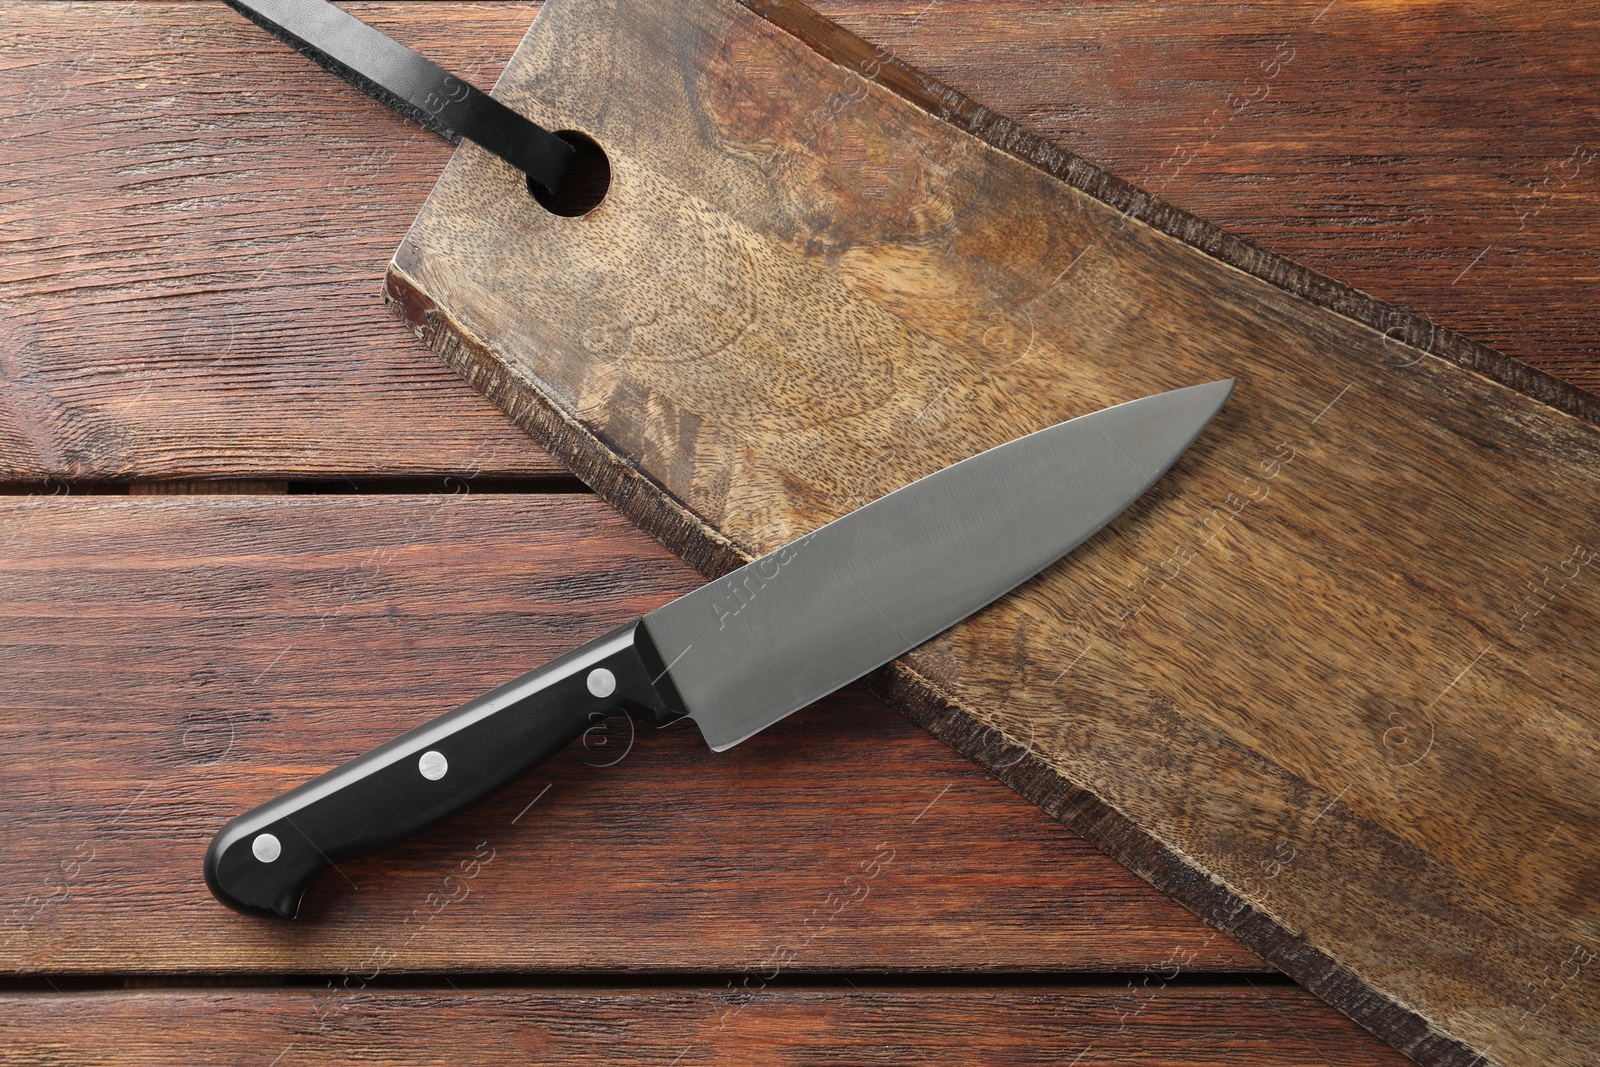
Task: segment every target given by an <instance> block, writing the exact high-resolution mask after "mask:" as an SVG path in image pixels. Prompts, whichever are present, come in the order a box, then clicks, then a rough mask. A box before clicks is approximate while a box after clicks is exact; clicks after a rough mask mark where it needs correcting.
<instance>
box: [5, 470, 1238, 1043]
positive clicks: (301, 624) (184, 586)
mask: <svg viewBox="0 0 1600 1067" xmlns="http://www.w3.org/2000/svg"><path fill="white" fill-rule="evenodd" d="M0 546H4V547H3V550H0V662H3V663H4V664H5V672H4V675H5V686H4V688H3V692H0V750H3V751H4V752H5V753H6V773H5V783H6V785H5V789H4V790H0V824H3V825H4V826H5V827H6V833H5V841H6V847H5V848H4V849H0V971H6V972H12V973H17V972H22V973H37V972H44V973H46V974H50V975H62V974H73V973H122V974H128V973H140V972H144V973H151V972H154V973H180V972H181V973H196V972H233V973H250V972H267V973H284V972H288V973H300V974H305V973H310V974H329V973H333V974H341V975H348V974H354V973H364V972H365V971H366V970H370V969H371V966H372V964H373V963H374V962H378V963H379V964H380V965H381V968H382V970H384V971H385V972H386V973H388V972H408V971H409V972H417V971H423V972H433V973H453V974H460V973H464V972H473V971H509V970H541V971H548V972H561V973H569V974H570V973H575V972H602V973H604V972H624V971H626V972H634V971H643V970H649V971H657V972H661V971H666V972H683V971H695V972H702V973H705V972H715V973H727V974H734V975H737V974H740V973H742V972H744V971H746V970H752V971H754V969H756V968H758V967H762V965H763V963H764V961H768V960H769V958H771V957H772V956H773V954H774V953H780V954H787V955H786V956H785V957H783V958H785V959H786V964H785V969H786V970H790V971H795V972H807V971H818V970H846V971H892V972H916V971H926V970H943V969H949V970H962V971H970V972H997V971H998V972H1004V971H1027V972H1055V971H1107V970H1120V971H1128V970H1134V971H1138V970H1140V969H1141V968H1146V967H1148V968H1152V969H1155V968H1159V969H1161V970H1163V971H1166V970H1170V969H1172V968H1174V967H1178V968H1182V969H1184V970H1239V969H1245V970H1250V969H1260V968H1262V967H1263V964H1261V962H1260V961H1259V960H1258V959H1256V958H1255V957H1253V956H1252V955H1251V954H1250V953H1248V952H1246V951H1245V950H1243V949H1241V948H1240V947H1239V946H1238V945H1236V944H1235V943H1233V942H1231V941H1230V940H1229V939H1228V938H1226V937H1224V936H1222V935H1220V934H1218V933H1217V932H1216V931H1214V930H1210V929H1208V928H1207V927H1205V926H1204V925H1203V924H1202V923H1200V922H1199V921H1198V920H1196V919H1195V918H1194V917H1193V916H1191V915H1189V914H1188V913H1187V912H1185V911H1184V910H1183V909H1181V908H1179V907H1178V906H1176V905H1174V904H1173V903H1171V902H1170V901H1168V900H1166V899H1165V898H1163V897H1162V896H1161V895H1160V894H1158V893H1156V892H1155V891H1154V890H1152V889H1150V887H1148V886H1147V885H1144V884H1143V883H1142V882H1140V881H1139V880H1138V879H1137V878H1135V877H1133V876H1132V875H1130V874H1128V873H1127V872H1126V871H1124V870H1123V869H1121V868H1120V867H1119V866H1118V865H1117V864H1115V863H1114V862H1112V861H1110V860H1108V859H1106V858H1105V857H1104V856H1103V855H1101V854H1100V853H1099V852H1098V851H1097V850H1096V849H1094V848H1093V847H1092V846H1090V845H1089V844H1087V843H1086V842H1084V841H1083V840H1082V839H1081V838H1079V837H1077V836H1076V835H1075V834H1072V833H1070V832H1067V831H1065V830H1063V829H1062V828H1061V827H1059V826H1058V825H1056V824H1055V823H1053V822H1051V821H1050V820H1049V819H1048V818H1046V817H1045V816H1044V815H1043V814H1041V813H1040V812H1038V811H1037V810H1036V809H1035V808H1033V807H1032V806H1031V805H1029V804H1028V803H1027V802H1025V801H1024V800H1022V799H1021V798H1019V797H1017V796H1015V795H1014V794H1013V793H1011V792H1010V791H1009V790H1007V789H1005V788H1003V787H1001V786H1000V785H999V784H998V783H996V782H994V781H993V780H992V779H990V778H989V777H988V776H987V775H985V774H984V773H983V772H982V771H981V770H979V769H978V768H976V767H974V766H972V765H971V764H970V763H968V762H967V761H966V760H963V759H961V758H960V757H958V756H956V755H955V754H954V753H951V752H950V751H949V750H948V749H946V748H945V747H944V746H943V745H941V744H939V743H938V742H937V741H935V740H934V739H933V738H931V737H929V736H927V734H926V733H924V732H923V731H922V730H919V729H917V728H916V727H914V726H912V725H910V724H909V723H907V722H906V721H905V720H904V719H903V718H902V717H901V716H899V715H896V714H894V713H893V712H891V711H889V710H888V709H887V708H886V707H884V706H883V705H882V704H881V703H879V702H878V701H877V700H875V699H873V698H871V697H868V696H866V695H865V694H863V693H860V692H849V693H845V694H842V695H839V696H836V697H834V698H831V699H829V700H827V701H824V702H822V703H820V704H819V705H817V706H816V707H815V708H813V709H810V710H808V711H806V712H804V713H802V714H800V715H797V716H795V717H794V718H792V719H790V720H788V721H786V722H784V723H782V724H780V725H779V726H777V727H775V728H773V729H772V730H771V731H769V732H767V733H765V734H762V735H761V736H760V737H758V738H755V739H752V740H751V741H749V742H747V743H746V744H744V745H741V746H739V747H738V748H736V749H734V750H732V751H730V752H728V753H724V754H720V755H717V754H713V753H711V752H710V751H709V750H707V749H706V747H705V746H704V744H703V743H702V742H701V741H700V738H699V733H698V731H697V730H695V729H694V728H693V727H692V726H690V725H683V726H680V727H678V728H672V729H667V730H664V731H661V732H659V733H656V732H654V731H652V732H651V733H650V734H649V735H647V736H640V737H638V738H636V739H635V740H636V743H633V744H632V745H631V747H630V746H629V743H628V742H629V739H628V736H627V734H626V731H624V730H622V729H620V727H619V729H618V731H617V733H616V734H615V735H613V736H612V739H611V743H610V744H609V745H602V744H601V743H600V742H601V741H603V740H605V739H604V738H599V737H597V738H595V739H593V740H594V744H593V745H592V746H591V747H589V748H587V749H585V748H582V747H578V748H575V749H573V750H571V751H569V752H567V753H566V754H564V755H563V756H562V757H560V758H558V759H557V760H556V761H554V762H553V763H551V764H548V765H546V766H545V767H543V768H541V769H540V770H538V771H537V772H535V773H534V774H533V775H532V776H530V777H529V778H528V779H526V780H525V781H523V782H521V783H519V784H518V785H516V786H515V787H513V788H511V789H509V790H508V791H507V792H505V793H503V794H501V795H500V796H499V797H497V798H495V799H494V800H492V801H490V802H488V803H486V804H484V805H482V806H480V807H478V808H476V809H474V810H472V811H470V812H467V813H465V814H463V815H462V816H460V817H458V818H456V819H453V820H451V821H449V822H447V823H445V824H442V825H440V826H438V827H435V828H434V829H433V830H431V831H429V832H427V833H424V834H422V835H420V836H419V837H417V838H414V839H412V840H409V841H407V842H405V843H404V844H402V845H400V846H398V847H396V848H394V849H391V850H388V851H386V852H384V853H382V854H378V855H373V856H370V857H367V858H365V859H362V860H360V861H357V862H354V863H350V864H343V865H341V868H342V869H343V871H344V872H345V874H346V875H348V878H349V879H350V881H349V882H346V881H345V880H344V879H342V878H341V877H340V876H338V875H336V874H331V873H330V874H329V875H327V876H326V877H325V878H324V879H322V880H321V881H319V882H318V883H317V884H315V885H314V886H313V887H312V890H311V894H310V896H309V897H308V899H307V903H306V907H305V909H304V913H305V916H306V917H305V919H304V920H302V921H297V922H294V923H282V922H271V921H263V920H259V919H251V918H246V917H244V916H241V915H237V914H234V913H233V912H231V911H228V910H227V909H226V908H224V907H222V906H221V905H219V904H217V903H216V902H215V901H214V900H212V899H211V897H210V895H209V894H208V893H207V892H206V889H205V886H204V884H203V883H202V880H201V875H200V861H201V856H202V855H203V853H204V851H205V847H206V845H207V843H208V841H209V839H210V836H211V835H212V834H213V833H214V832H215V831H216V829H217V828H218V827H220V826H221V825H222V824H223V823H224V822H226V821H227V820H228V819H229V818H232V817H233V816H234V815H236V814H238V813H239V812H241V811H244V810H246V809H248V808H250V807H253V806H254V805H256V804H259V803H260V802H261V801H262V800H263V799H264V798H267V797H271V796H273V795H275V794H277V793H278V792H279V791H281V790H282V789H284V788H286V787H287V786H289V785H292V784H294V783H295V782H298V781H301V780H304V779H306V778H309V777H311V776H312V775H314V774H316V773H319V772H321V771H323V770H325V769H327V768H328V767H329V766H331V765H333V764H334V763H336V762H339V761H341V760H344V759H347V758H349V757H350V756H353V755H355V754H356V753H358V752H360V751H363V750H365V749H366V748H368V747H370V746H372V745H374V744H377V743H379V742H381V741H384V740H387V739H388V738H389V737H391V736H393V735H395V734H397V733H399V732H400V731H402V730H404V729H406V728H408V727H410V726H412V725H414V724H416V723H417V722H419V721H421V720H422V719H424V718H427V717H429V716H431V715H433V714H437V713H439V712H442V711H444V710H447V709H448V708H449V707H451V706H453V705H454V704H455V703H458V702H460V701H462V700H465V699H467V698H469V697H471V696H474V695H477V694H478V693H479V692H481V691H483V690H485V689H487V688H489V687H491V686H492V685H494V684H497V683H498V682H500V681H503V680H504V679H506V678H509V677H511V676H513V675H515V674H517V673H520V672H521V671H523V670H525V669H527V668H528V667H530V666H532V665H534V664H537V663H539V662H541V661H542V660H544V659H546V658H549V657H551V656H553V655H555V654H557V653H560V652H562V651H565V650H566V649H568V648H570V647H572V646H573V645H575V644H577V643H578V642H580V641H581V640H582V639H584V638H585V637H587V636H589V635H592V634H597V633H601V632H604V631H605V630H606V629H608V628H610V627H611V626H613V625H615V624H618V623H620V622H622V621H623V620H624V619H626V618H628V617H630V616H631V615H634V614H637V613H640V612H643V611H647V610H649V609H650V608H652V607H654V606H656V605H658V604H660V603H663V602H665V601H666V600H667V599H669V598H671V597H672V596H674V595H677V594H679V593H682V592H685V591H686V590H688V589H690V588H692V587H693V586H694V585H696V584H697V582H698V579H697V578H696V576H695V575H694V574H693V573H692V572H691V571H690V570H689V569H688V568H687V567H685V566H684V565H683V564H682V563H680V562H678V561H677V560H676V559H674V558H672V557H671V556H670V555H669V554H668V553H667V552H666V551H665V550H664V549H662V548H661V547H660V546H659V545H657V544H656V543H655V542H653V541H651V540H650V539H649V538H647V537H646V536H644V535H643V534H641V533H640V532H639V531H638V530H636V529H634V528H633V527H632V526H630V525H629V524H628V523H627V522H625V521H624V520H623V519H622V518H621V517H620V516H618V515H617V514H616V513H615V512H613V511H612V510H611V509H610V508H608V507H606V506H605V505H604V504H602V503H601V502H600V501H598V500H597V499H596V498H595V497H593V496H591V495H587V494H584V495H575V496H561V495H549V496H528V497H516V496H506V495H500V496H489V495H484V496H471V495H467V496H434V497H426V496H415V497H381V496H376V497H345V498H329V497H249V496H237V497H121V498H118V497H99V498H89V497H83V498H66V499H59V498H43V497H40V498H17V497H12V498H0ZM624 755H625V758H621V759H620V762H618V760H619V757H622V756H624ZM603 764H614V765H612V766H602V765H603ZM863 865H865V866H863ZM356 886H358V887H359V889H357V888H354V887H356ZM3 1016H4V1013H3V1012H0V1017H3Z"/></svg>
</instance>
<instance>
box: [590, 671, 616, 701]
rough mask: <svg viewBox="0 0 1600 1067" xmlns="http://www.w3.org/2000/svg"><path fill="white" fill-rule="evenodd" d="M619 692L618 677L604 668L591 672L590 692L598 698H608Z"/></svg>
mask: <svg viewBox="0 0 1600 1067" xmlns="http://www.w3.org/2000/svg"><path fill="white" fill-rule="evenodd" d="M616 691H617V676H616V675H614V674H612V673H611V672H610V671H608V670H606V669H605V668H604V667H596V668H595V669H594V670H592V671H590V672H589V692H591V693H593V694H594V695H595V696H597V697H608V696H610V695H611V694H612V693H615V692H616Z"/></svg>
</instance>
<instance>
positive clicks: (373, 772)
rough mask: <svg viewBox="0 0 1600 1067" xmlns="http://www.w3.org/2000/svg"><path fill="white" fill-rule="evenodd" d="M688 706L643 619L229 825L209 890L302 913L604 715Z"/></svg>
mask: <svg viewBox="0 0 1600 1067" xmlns="http://www.w3.org/2000/svg"><path fill="white" fill-rule="evenodd" d="M617 711H636V712H641V713H645V714H648V715H649V716H651V717H652V720H653V721H654V722H655V723H656V724H657V725H660V724H663V723H666V722H668V721H670V720H672V719H674V718H677V717H679V716H680V715H682V714H684V710H683V705H682V702H681V700H680V699H679V697H678V695H677V692H676V690H675V689H674V687H673V685H672V680H671V677H670V676H669V675H668V674H667V671H666V667H665V666H664V665H663V664H662V663H661V657H660V656H659V655H658V654H657V652H656V649H655V646H654V645H653V644H652V643H651V641H650V635H649V633H648V632H647V631H646V630H645V626H644V623H643V622H642V621H635V622H631V623H628V624H627V625H626V626H622V627H619V628H618V629H616V630H613V631H611V632H610V633H608V634H606V635H605V636H604V637H601V638H597V639H596V640H594V641H591V642H589V643H588V644H586V645H584V646H582V647H581V648H578V649H575V650H574V651H572V652H569V653H567V654H566V655H564V656H561V657H560V658H559V659H556V660H553V661H551V662H550V663H548V664H546V665H545V666H543V667H540V668H538V669H537V670H533V671H529V672H528V673H527V674H524V675H523V676H522V677H520V678H517V679H516V680H514V681H511V682H508V683H507V684H505V685H503V686H501V687H500V688H498V689H495V690H493V691H492V692H489V693H486V694H484V695H483V696H481V697H478V698H477V699H476V700H471V701H468V702H467V703H465V704H463V705H461V706H460V707H459V708H457V709H455V710H454V711H451V712H448V713H446V714H444V715H441V716H439V717H438V718H437V719H434V720H433V721H432V722H429V723H426V724H424V725H422V726H419V727H417V728H416V729H415V730H412V731H410V732H409V733H405V734H401V735H400V736H399V737H397V738H395V739H394V740H393V741H390V742H388V743H387V744H383V745H379V746H378V747H377V748H375V749H373V750H372V751H371V752H368V753H367V754H366V755H364V756H358V757H356V758H355V759H353V760H351V761H350V762H349V763H346V764H345V765H344V766H342V767H337V768H335V769H334V770H331V771H329V772H328V773H326V774H323V775H321V776H319V777H317V778H313V779H312V780H311V781H309V782H306V783H305V784H304V785H301V786H298V787H296V788H294V789H291V790H289V792H287V793H285V794H283V795H282V796H280V797H278V798H277V799H276V800H272V801H268V802H267V803H266V804H264V805H262V806H261V807H259V808H256V809H255V810H254V811H251V812H248V813H246V814H244V815H241V816H239V817H238V818H237V819H234V820H233V821H232V822H230V823H228V825H226V826H224V827H223V828H222V829H221V830H220V831H219V832H218V833H217V836H216V837H214V838H213V839H212V841H211V847H210V848H209V849H208V850H207V851H206V861H205V872H206V884H207V885H209V886H210V887H211V892H212V893H214V894H215V895H216V897H217V899H218V900H220V901H222V902H223V903H224V904H227V905H229V906H230V907H234V908H237V909H239V910H240V911H245V912H253V913H256V914H262V915H277V916H281V917H283V918H286V919H292V918H294V916H295V914H296V913H297V912H298V911H299V910H300V898H301V896H302V895H303V894H304V893H305V890H306V886H307V885H308V884H309V883H310V881H311V879H312V877H313V876H315V875H316V874H317V873H318V872H320V871H322V870H323V869H324V868H326V867H329V866H331V865H333V864H335V863H338V862H339V861H340V860H343V859H348V858H349V857H351V856H354V855H356V854H357V853H361V852H366V851H368V850H370V849H373V848H376V847H378V846H379V845H383V844H386V843H388V842H390V841H393V840H394V839H396V838H398V837H401V836H403V835H405V834H408V833H411V832H412V831H413V830H417V829H420V828H421V827H423V826H426V825H428V824H429V823H431V822H435V821H436V820H438V819H442V818H444V817H445V816H446V815H450V814H452V813H454V812H457V811H460V810H461V809H462V808H465V807H467V806H468V805H470V804H472V803H474V802H476V801H478V800H481V799H482V798H483V797H486V796H488V795H489V794H490V793H492V792H494V791H495V790H497V789H500V788H502V787H504V786H506V785H508V784H510V783H511V782H512V781H514V780H515V779H517V778H518V777H519V776H521V775H522V774H523V773H525V772H526V771H528V770H529V769H530V768H532V767H534V766H535V765H537V764H539V763H542V762H543V761H545V760H547V759H549V758H550V757H551V756H553V755H555V754H556V753H557V752H559V751H560V750H561V749H563V748H565V747H566V745H567V744H568V743H569V742H571V741H572V740H573V739H574V738H576V737H578V736H579V735H580V734H582V733H583V732H584V731H585V730H587V729H588V728H589V727H590V726H591V725H592V724H593V723H594V722H596V721H597V720H598V719H599V718H601V717H603V716H604V715H608V714H612V713H614V712H617Z"/></svg>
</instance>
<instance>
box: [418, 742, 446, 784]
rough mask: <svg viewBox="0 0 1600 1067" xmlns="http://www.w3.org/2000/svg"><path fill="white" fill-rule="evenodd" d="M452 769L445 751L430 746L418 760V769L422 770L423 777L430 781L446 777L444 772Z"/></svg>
mask: <svg viewBox="0 0 1600 1067" xmlns="http://www.w3.org/2000/svg"><path fill="white" fill-rule="evenodd" d="M449 769H450V761H449V760H447V759H445V758H444V753H443V752H440V751H438V750H437V749H432V748H430V749H429V750H428V751H426V752H424V753H423V754H422V758H421V759H419V760H417V770H419V771H421V772H422V777H424V778H426V779H427V780H428V781H430V782H437V781H438V780H439V779H441V778H443V777H444V772H445V771H448V770H449Z"/></svg>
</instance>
